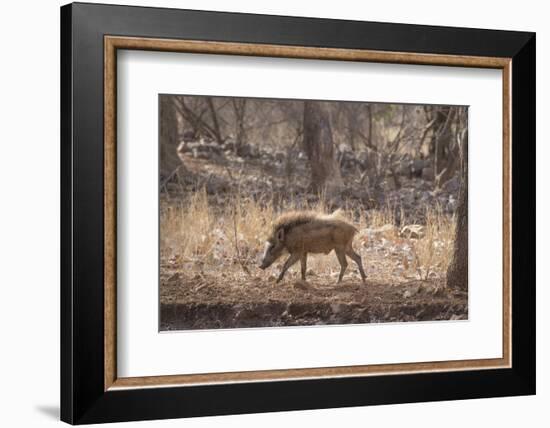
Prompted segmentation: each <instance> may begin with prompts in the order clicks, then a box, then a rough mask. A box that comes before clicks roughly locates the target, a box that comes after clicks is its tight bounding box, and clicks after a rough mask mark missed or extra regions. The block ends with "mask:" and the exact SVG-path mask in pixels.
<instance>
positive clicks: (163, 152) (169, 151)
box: [159, 95, 181, 177]
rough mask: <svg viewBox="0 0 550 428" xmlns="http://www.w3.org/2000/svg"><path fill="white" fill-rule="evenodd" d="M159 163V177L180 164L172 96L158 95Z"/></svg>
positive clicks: (175, 115) (176, 119)
mask: <svg viewBox="0 0 550 428" xmlns="http://www.w3.org/2000/svg"><path fill="white" fill-rule="evenodd" d="M159 104H160V106H159V108H160V112H159V113H160V133H159V134H160V137H159V138H160V165H161V171H160V174H161V177H167V176H168V175H170V174H171V173H172V172H173V171H174V170H175V169H176V168H177V167H178V166H179V165H180V164H181V162H180V160H179V158H178V155H177V153H176V152H177V148H178V117H177V113H176V106H175V104H174V97H173V96H170V95H161V96H160V102H159Z"/></svg>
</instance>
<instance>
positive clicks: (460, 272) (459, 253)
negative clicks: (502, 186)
mask: <svg viewBox="0 0 550 428" xmlns="http://www.w3.org/2000/svg"><path fill="white" fill-rule="evenodd" d="M464 126H467V125H464ZM461 140H462V141H461V143H462V144H461V146H462V147H461V148H460V149H461V153H462V162H461V169H460V170H461V178H462V180H461V181H462V186H461V189H460V197H459V205H458V212H457V224H456V232H455V242H454V251H453V258H452V260H451V264H450V265H449V268H448V269H447V286H448V287H451V288H458V289H462V290H467V289H468V132H467V131H465V132H464V133H463V136H462V138H461Z"/></svg>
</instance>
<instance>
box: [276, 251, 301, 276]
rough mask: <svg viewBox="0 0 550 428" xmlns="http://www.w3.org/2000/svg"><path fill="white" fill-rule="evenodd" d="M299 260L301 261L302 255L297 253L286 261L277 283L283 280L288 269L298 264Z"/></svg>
mask: <svg viewBox="0 0 550 428" xmlns="http://www.w3.org/2000/svg"><path fill="white" fill-rule="evenodd" d="M298 260H300V254H296V253H295V254H291V255H290V257H289V258H288V259H287V260H286V262H285V264H284V265H283V268H282V269H281V273H280V274H279V278H277V282H280V281H281V280H282V279H283V277H284V276H285V273H286V271H287V270H288V268H289V267H290V266H292V265H293V264H294V263H296V262H297V261H298Z"/></svg>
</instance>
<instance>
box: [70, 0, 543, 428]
mask: <svg viewBox="0 0 550 428" xmlns="http://www.w3.org/2000/svg"><path fill="white" fill-rule="evenodd" d="M61 88H62V90H61V101H62V102H61V104H62V111H61V129H62V138H61V156H62V162H61V165H62V171H61V190H62V207H61V212H62V219H61V221H62V235H61V242H62V265H61V269H62V270H61V272H62V282H61V339H62V341H61V390H62V391H61V418H62V420H64V421H66V422H69V423H72V424H83V423H97V422H115V421H129V420H143V419H161V418H176V417H190V416H201V415H222V414H231V413H250V412H269V411H281V410H297V409H314V408H327V407H343V406H362V405H371V404H387V403H405V402H416V401H434V400H451V399H464V398H477V397H496V396H510V395H527V394H534V393H535V258H534V252H535V226H534V224H535V223H534V219H535V210H534V208H535V196H534V191H535V184H534V183H535V181H534V180H535V35H534V34H533V33H524V32H509V31H495V30H480V29H465V28H446V27H428V26H417V25H406V24H389V23H371V22H355V21H338V20H327V19H312V18H295V17H281V16H265V15H247V14H232V13H218V12H204V11H190V10H175V9H157V8H140V7H127V6H107V5H92V4H78V3H76V4H70V5H67V6H64V7H62V8H61Z"/></svg>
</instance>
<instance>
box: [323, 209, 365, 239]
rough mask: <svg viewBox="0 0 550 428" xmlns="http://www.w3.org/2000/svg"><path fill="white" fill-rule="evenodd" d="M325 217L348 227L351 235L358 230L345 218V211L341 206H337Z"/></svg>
mask: <svg viewBox="0 0 550 428" xmlns="http://www.w3.org/2000/svg"><path fill="white" fill-rule="evenodd" d="M327 218H328V219H330V220H335V221H337V222H338V223H340V224H341V225H344V227H346V228H349V229H350V232H351V233H352V236H353V235H355V234H356V233H357V232H358V230H357V228H356V227H355V226H354V225H353V224H351V223H350V222H349V220H348V219H347V218H346V213H345V211H344V210H343V209H342V208H338V209H337V210H336V211H334V212H333V213H332V214H329V215H328V216H327Z"/></svg>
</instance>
